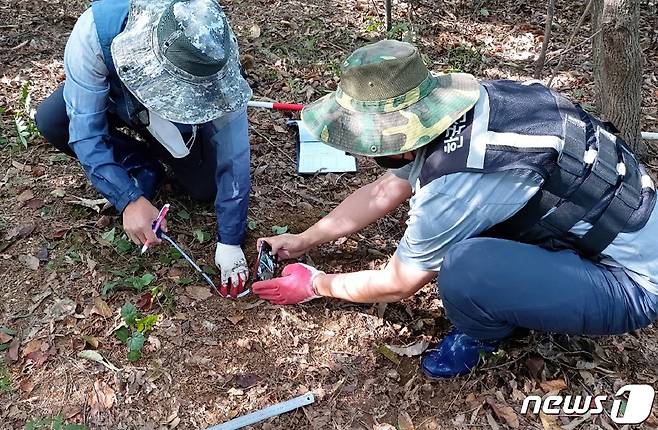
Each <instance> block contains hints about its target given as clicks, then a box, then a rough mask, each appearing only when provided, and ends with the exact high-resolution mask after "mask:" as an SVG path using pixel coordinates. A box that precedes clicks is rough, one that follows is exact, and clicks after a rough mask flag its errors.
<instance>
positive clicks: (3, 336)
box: [0, 331, 14, 343]
mask: <svg viewBox="0 0 658 430" xmlns="http://www.w3.org/2000/svg"><path fill="white" fill-rule="evenodd" d="M13 338H14V337H13V336H9V335H8V334H7V333H5V332H4V331H0V343H8V342H9V341H11V340H12V339H13Z"/></svg>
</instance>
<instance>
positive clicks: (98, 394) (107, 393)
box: [89, 380, 116, 416]
mask: <svg viewBox="0 0 658 430" xmlns="http://www.w3.org/2000/svg"><path fill="white" fill-rule="evenodd" d="M115 401H116V394H115V393H114V390H113V389H112V388H110V386H109V385H107V384H106V383H105V382H103V381H100V380H96V382H94V388H93V390H92V391H91V394H90V396H89V405H90V406H91V413H92V414H93V415H96V416H98V414H99V413H100V412H105V411H108V410H110V409H111V408H112V406H114V402H115Z"/></svg>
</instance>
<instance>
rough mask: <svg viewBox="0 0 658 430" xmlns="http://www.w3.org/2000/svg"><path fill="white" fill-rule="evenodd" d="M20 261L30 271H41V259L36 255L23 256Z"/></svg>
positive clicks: (20, 256) (19, 258) (19, 257)
mask: <svg viewBox="0 0 658 430" xmlns="http://www.w3.org/2000/svg"><path fill="white" fill-rule="evenodd" d="M18 261H20V262H21V263H22V264H23V265H24V266H25V267H27V268H28V269H30V270H35V271H36V270H39V259H38V258H37V257H35V256H34V255H25V254H21V255H19V256H18Z"/></svg>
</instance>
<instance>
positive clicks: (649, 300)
mask: <svg viewBox="0 0 658 430" xmlns="http://www.w3.org/2000/svg"><path fill="white" fill-rule="evenodd" d="M438 285H439V293H440V295H441V298H442V299H443V306H444V308H445V311H446V315H447V317H448V318H449V319H450V320H451V321H452V323H453V324H454V325H455V326H456V327H457V328H458V329H459V330H461V331H463V332H464V333H466V334H468V335H470V336H473V337H475V338H478V339H481V340H496V339H502V338H504V337H506V336H508V335H510V334H511V332H512V331H513V330H514V329H515V328H517V327H519V328H527V329H532V330H540V331H545V332H556V333H565V334H580V335H613V334H621V333H627V332H629V331H633V330H636V329H638V328H642V327H645V326H647V325H649V324H651V323H652V322H653V321H654V320H655V319H656V317H657V316H658V296H656V295H654V294H651V293H649V292H648V291H646V290H645V289H643V288H642V287H641V286H640V285H638V284H637V283H636V282H635V281H633V280H632V279H631V278H630V277H629V276H628V275H627V274H626V273H625V272H624V271H623V270H622V269H621V268H616V267H610V266H605V265H602V264H597V263H594V262H593V261H590V260H587V259H583V258H581V257H580V256H578V255H577V254H576V253H575V252H573V251H566V250H565V251H549V250H546V249H544V248H540V247H538V246H534V245H527V244H523V243H519V242H513V241H508V240H502V239H492V238H474V239H468V240H465V241H463V242H460V243H458V244H456V245H454V246H453V247H452V248H451V249H450V251H449V252H448V253H447V254H446V257H445V259H444V261H443V265H442V267H441V271H440V273H439V276H438Z"/></svg>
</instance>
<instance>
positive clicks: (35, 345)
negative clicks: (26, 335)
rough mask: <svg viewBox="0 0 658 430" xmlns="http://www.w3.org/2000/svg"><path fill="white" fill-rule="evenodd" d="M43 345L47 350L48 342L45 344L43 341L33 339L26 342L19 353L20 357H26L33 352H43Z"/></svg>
mask: <svg viewBox="0 0 658 430" xmlns="http://www.w3.org/2000/svg"><path fill="white" fill-rule="evenodd" d="M44 345H45V349H48V347H49V345H48V342H46V341H45V340H43V339H34V340H31V341H30V342H28V344H27V345H25V348H23V351H22V352H21V357H26V356H28V355H30V354H32V353H33V352H35V351H40V350H44V349H43V348H44Z"/></svg>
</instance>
